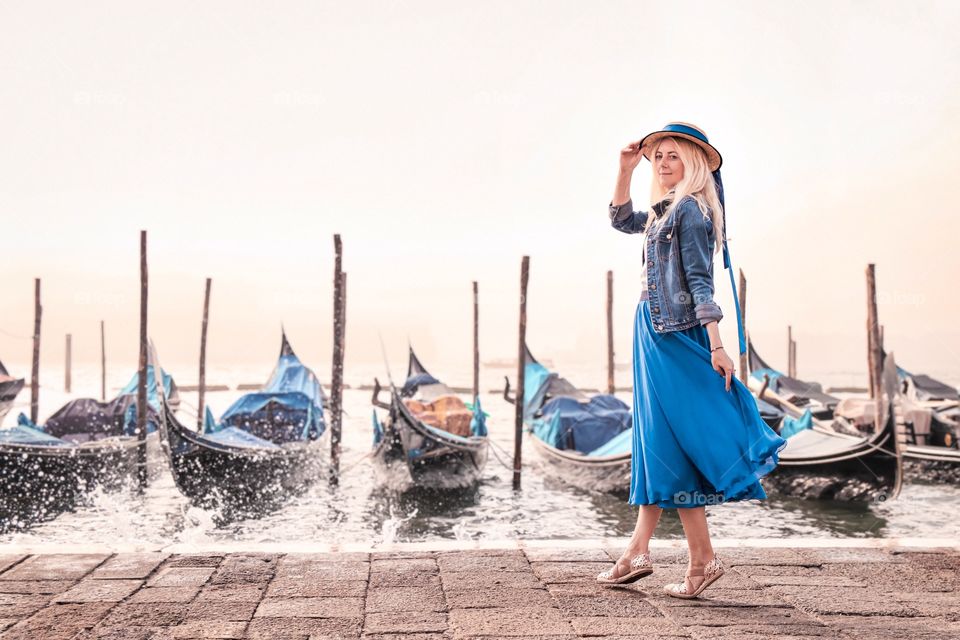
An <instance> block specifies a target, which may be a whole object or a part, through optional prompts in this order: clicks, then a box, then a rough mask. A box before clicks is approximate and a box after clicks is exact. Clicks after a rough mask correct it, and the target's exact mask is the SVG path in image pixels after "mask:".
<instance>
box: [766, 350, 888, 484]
mask: <svg viewBox="0 0 960 640" xmlns="http://www.w3.org/2000/svg"><path fill="white" fill-rule="evenodd" d="M749 349H750V353H751V354H752V355H751V363H752V364H760V366H759V367H758V368H757V369H753V370H751V375H750V378H749V380H748V386H749V387H750V389H751V391H753V392H754V393H757V394H762V395H761V398H762V399H763V400H765V401H766V402H769V403H770V404H773V405H775V406H777V407H779V408H780V409H783V410H784V411H785V412H786V414H787V416H788V417H789V418H790V419H791V420H797V421H802V422H804V423H805V425H806V427H807V428H801V429H799V430H797V431H796V432H794V433H791V434H789V435H788V434H787V433H786V431H784V430H783V429H782V428H778V429H777V431H778V432H779V433H781V435H784V437H786V440H787V446H786V447H785V448H784V449H783V451H781V452H780V461H779V465H778V466H777V468H776V469H775V470H774V471H773V472H771V473H770V474H769V475H768V476H767V479H768V484H769V486H771V487H772V488H774V489H776V490H777V491H778V492H779V493H781V494H783V495H790V496H798V497H803V498H812V499H835V500H845V501H852V500H873V501H880V500H887V499H892V498H895V497H896V496H897V495H898V494H899V492H900V486H901V483H902V477H903V476H902V472H903V468H902V457H901V456H902V450H901V447H900V446H899V445H898V443H897V433H896V415H895V411H894V399H895V397H896V393H897V374H896V364H895V363H894V361H893V357H892V356H890V357H888V358H887V360H886V362H885V363H884V372H883V386H884V388H883V394H884V399H883V400H882V402H881V404H880V407H881V410H882V414H883V415H882V416H881V419H880V420H879V421H876V422H875V424H880V425H881V426H880V428H879V429H873V431H872V432H871V433H870V434H868V435H860V434H858V433H857V431H856V429H854V428H853V427H852V426H851V425H850V424H849V423H848V422H847V421H845V420H844V419H843V418H841V417H840V416H836V415H834V409H835V408H836V404H833V403H832V401H831V400H829V398H832V396H828V395H827V394H824V393H823V392H822V389H820V388H819V385H817V384H816V383H802V384H803V385H806V386H805V387H799V386H798V384H796V383H795V381H796V379H794V378H786V377H785V376H782V374H780V372H778V371H776V370H774V369H771V368H770V367H768V366H766V364H765V363H763V361H762V360H759V358H758V357H757V355H756V351H755V350H754V349H753V345H752V344H751V345H750V346H749ZM760 376H764V378H761V377H760ZM784 378H786V380H787V384H785V385H779V384H774V382H773V381H776V380H783V379H784ZM796 382H799V381H796ZM805 400H806V401H805ZM838 400H839V399H838ZM831 404H833V406H832V407H830V405H831ZM814 408H816V409H817V411H816V413H815V412H814ZM828 408H829V413H826V412H827V411H828ZM817 414H819V415H821V416H822V415H825V414H826V415H829V421H828V420H823V419H821V418H818V417H817Z"/></svg>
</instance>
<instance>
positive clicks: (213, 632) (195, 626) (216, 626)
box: [171, 620, 247, 639]
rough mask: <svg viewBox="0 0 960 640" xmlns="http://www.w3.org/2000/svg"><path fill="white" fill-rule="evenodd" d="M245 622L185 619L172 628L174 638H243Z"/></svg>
mask: <svg viewBox="0 0 960 640" xmlns="http://www.w3.org/2000/svg"><path fill="white" fill-rule="evenodd" d="M246 627H247V623H245V622H219V621H216V620H187V621H186V622H184V623H183V624H180V625H178V626H176V627H174V628H173V629H172V631H173V633H172V634H171V635H172V637H174V638H231V639H233V638H243V636H244V630H245V629H246Z"/></svg>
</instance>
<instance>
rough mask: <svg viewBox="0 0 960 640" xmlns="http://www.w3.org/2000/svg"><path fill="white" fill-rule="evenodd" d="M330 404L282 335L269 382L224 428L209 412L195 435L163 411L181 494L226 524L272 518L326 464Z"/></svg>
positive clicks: (228, 415) (238, 406) (237, 406)
mask: <svg viewBox="0 0 960 640" xmlns="http://www.w3.org/2000/svg"><path fill="white" fill-rule="evenodd" d="M154 358H155V356H154ZM325 402H326V398H325V397H324V394H323V390H322V389H321V387H320V383H319V381H318V380H317V377H316V375H314V373H313V371H311V370H310V369H309V368H308V367H307V366H305V365H304V364H303V363H302V362H301V361H300V359H299V358H298V357H297V355H296V353H294V351H293V348H292V347H291V346H290V343H289V342H288V341H287V337H286V335H285V334H284V335H283V336H282V340H281V347H280V357H279V359H278V361H277V364H276V367H275V368H274V370H273V373H272V374H271V375H270V379H269V380H268V382H267V383H266V384H265V385H264V386H263V387H262V388H261V389H260V390H259V391H257V392H254V393H249V394H246V395H244V396H242V397H241V398H240V399H239V400H237V401H236V402H235V403H233V405H232V406H230V408H229V409H227V411H226V412H225V413H224V414H223V416H221V418H220V421H219V422H216V421H215V420H214V419H213V414H212V412H211V411H210V409H209V407H208V408H207V410H206V412H205V415H204V426H203V429H202V431H201V432H197V431H194V430H192V429H188V428H187V427H185V426H183V425H182V424H181V423H180V421H179V420H177V418H176V417H175V416H174V415H173V413H172V412H171V411H169V410H168V407H163V410H162V411H161V421H160V425H161V427H160V435H161V442H162V444H163V446H164V450H165V451H166V453H167V455H168V456H169V459H170V467H171V470H172V472H173V478H174V481H175V483H176V485H177V488H178V489H179V490H180V491H181V492H182V493H183V494H184V495H185V496H187V498H189V499H190V501H191V502H193V503H194V504H196V505H198V506H201V507H203V508H214V509H217V510H218V511H219V512H220V516H221V517H224V518H226V519H232V518H234V517H242V516H246V515H257V514H261V513H266V512H269V511H271V510H273V509H274V508H276V507H277V506H279V505H280V504H282V503H284V502H286V501H287V500H288V499H289V498H291V497H294V496H296V495H299V494H301V493H303V492H304V491H305V490H306V489H307V488H308V487H309V486H310V485H311V484H312V483H313V482H314V481H315V480H316V479H317V478H318V476H319V475H320V473H321V471H322V470H323V468H324V466H325V459H326V456H325V455H324V451H325V447H324V442H325V440H326V439H325V438H322V436H323V435H324V433H325V432H326V422H325V421H324V415H323V411H324V405H325Z"/></svg>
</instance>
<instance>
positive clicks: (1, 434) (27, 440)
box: [0, 414, 73, 447]
mask: <svg viewBox="0 0 960 640" xmlns="http://www.w3.org/2000/svg"><path fill="white" fill-rule="evenodd" d="M20 417H21V418H23V419H24V420H26V423H18V424H16V425H15V426H13V427H11V428H10V429H0V444H29V445H34V446H44V447H70V446H73V445H71V444H70V443H69V442H67V441H66V440H61V439H60V438H54V437H53V436H51V435H48V434H46V433H44V432H43V431H41V430H40V429H38V428H37V427H36V426H35V425H34V424H33V423H31V422H30V420H29V419H28V418H27V417H26V416H25V415H23V414H20Z"/></svg>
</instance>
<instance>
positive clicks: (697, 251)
mask: <svg viewBox="0 0 960 640" xmlns="http://www.w3.org/2000/svg"><path fill="white" fill-rule="evenodd" d="M677 215H678V217H679V222H678V225H679V227H680V238H679V242H680V262H681V263H682V264H683V274H684V276H685V277H686V280H687V286H688V287H689V288H690V294H691V295H692V296H693V304H694V308H695V310H696V314H697V319H698V320H699V321H700V324H701V325H706V324H707V323H708V322H711V321H715V322H719V321H720V319H721V318H722V317H723V312H722V311H720V305H718V304H717V303H716V302H714V300H713V254H712V252H711V248H712V247H711V245H712V244H713V236H714V231H713V222H712V221H711V220H709V219H708V218H707V217H706V216H704V215H703V214H702V213H701V212H700V208H699V207H698V206H697V203H696V202H695V201H694V200H693V199H685V200H684V201H683V202H681V203H680V204H679V206H678V209H677Z"/></svg>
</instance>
